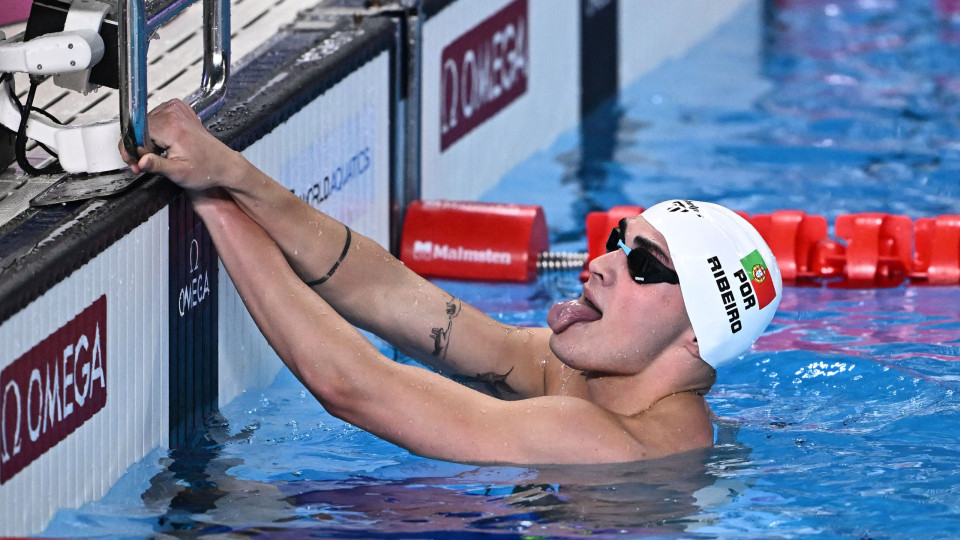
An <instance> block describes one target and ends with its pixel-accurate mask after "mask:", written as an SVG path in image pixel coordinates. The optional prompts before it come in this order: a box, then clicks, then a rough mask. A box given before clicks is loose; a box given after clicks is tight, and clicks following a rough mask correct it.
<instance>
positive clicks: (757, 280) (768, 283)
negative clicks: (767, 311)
mask: <svg viewBox="0 0 960 540" xmlns="http://www.w3.org/2000/svg"><path fill="white" fill-rule="evenodd" d="M740 264H742V265H743V269H744V270H746V272H747V275H748V276H750V284H751V285H753V292H754V293H756V295H757V305H759V306H760V309H763V308H765V307H767V305H768V304H769V303H770V302H773V299H774V298H776V297H777V289H776V286H774V284H773V279H772V278H771V277H770V273H769V271H768V270H767V263H765V262H764V261H763V257H761V256H760V252H759V251H757V250H753V253H751V254H749V255H747V256H746V257H744V258H742V259H740Z"/></svg>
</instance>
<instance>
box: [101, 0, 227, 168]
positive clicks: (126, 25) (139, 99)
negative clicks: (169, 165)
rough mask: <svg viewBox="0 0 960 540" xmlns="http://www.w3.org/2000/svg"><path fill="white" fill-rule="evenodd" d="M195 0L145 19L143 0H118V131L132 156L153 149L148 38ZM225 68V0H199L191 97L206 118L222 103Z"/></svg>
mask: <svg viewBox="0 0 960 540" xmlns="http://www.w3.org/2000/svg"><path fill="white" fill-rule="evenodd" d="M195 1H196V0H177V1H176V2H173V3H171V4H170V5H169V6H167V7H166V8H165V9H163V10H162V11H161V12H160V13H157V14H156V15H154V16H153V17H152V18H151V19H150V20H147V13H146V9H145V7H144V4H143V2H144V0H120V2H119V6H118V13H117V19H118V26H119V31H118V34H117V38H118V47H119V49H120V50H121V51H126V53H127V54H126V55H125V56H122V57H121V59H120V66H119V68H120V70H119V73H120V136H121V139H122V140H123V146H124V148H125V149H126V151H127V153H128V154H129V155H131V156H137V155H139V154H138V149H140V148H143V149H145V150H147V151H149V152H153V151H154V150H155V149H154V148H153V143H152V142H151V141H150V140H149V139H148V138H147V39H148V37H149V36H150V34H152V33H153V31H154V30H156V29H157V28H158V27H159V26H161V25H163V24H165V23H166V22H168V21H169V20H170V19H172V18H173V17H175V16H177V15H179V14H180V13H181V12H182V11H183V10H184V9H186V8H187V7H189V6H190V5H191V4H193V3H194V2H195ZM229 72H230V2H229V0H203V78H202V80H201V86H200V92H199V94H198V95H197V96H196V97H195V98H194V99H192V100H191V101H190V105H191V106H192V107H193V110H194V111H196V112H197V114H198V115H199V116H200V118H201V119H203V120H206V119H207V118H209V117H210V116H211V115H213V113H215V112H216V111H217V110H218V109H219V108H220V106H221V105H222V104H223V100H224V96H225V94H226V90H227V78H228V77H229V74H230V73H229Z"/></svg>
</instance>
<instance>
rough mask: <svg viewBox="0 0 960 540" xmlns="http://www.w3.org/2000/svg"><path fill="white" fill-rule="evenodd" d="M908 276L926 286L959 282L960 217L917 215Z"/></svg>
mask: <svg viewBox="0 0 960 540" xmlns="http://www.w3.org/2000/svg"><path fill="white" fill-rule="evenodd" d="M914 251H915V253H914V259H913V271H912V272H911V273H910V279H913V280H917V281H920V282H923V283H927V284H929V285H955V284H957V283H960V216H957V215H946V216H938V217H935V218H919V219H918V220H917V225H916V232H915V236H914Z"/></svg>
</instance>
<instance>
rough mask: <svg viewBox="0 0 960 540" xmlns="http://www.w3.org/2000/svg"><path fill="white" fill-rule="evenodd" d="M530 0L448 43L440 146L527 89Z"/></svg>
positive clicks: (512, 5) (517, 2) (442, 67)
mask: <svg viewBox="0 0 960 540" xmlns="http://www.w3.org/2000/svg"><path fill="white" fill-rule="evenodd" d="M527 21H528V17H527V0H514V1H513V2H510V3H509V4H507V6H506V7H504V8H503V9H501V10H500V11H498V12H497V13H494V14H493V15H491V16H490V17H489V18H487V19H485V20H484V21H482V22H480V24H478V25H477V26H475V27H473V28H472V29H470V30H468V31H467V32H466V33H464V34H463V35H462V36H460V37H459V38H457V39H456V40H455V41H453V42H452V43H450V44H449V45H447V46H446V47H444V49H443V52H442V53H441V59H440V151H441V152H443V151H444V150H446V149H447V148H448V147H449V146H450V145H452V144H453V143H455V142H457V140H458V139H460V138H461V137H463V136H464V135H466V134H467V133H469V132H470V131H472V130H473V128H475V127H477V126H479V125H480V124H482V123H483V122H485V121H486V120H487V119H488V118H490V117H491V116H493V115H495V114H497V113H498V112H500V110H501V109H503V108H504V107H506V106H507V105H509V104H510V103H511V102H513V101H514V100H515V99H517V98H518V97H520V96H522V95H523V94H524V93H525V92H526V91H527V75H528V72H529V68H530V52H529V47H528V40H529V37H528V34H529V27H528V24H527Z"/></svg>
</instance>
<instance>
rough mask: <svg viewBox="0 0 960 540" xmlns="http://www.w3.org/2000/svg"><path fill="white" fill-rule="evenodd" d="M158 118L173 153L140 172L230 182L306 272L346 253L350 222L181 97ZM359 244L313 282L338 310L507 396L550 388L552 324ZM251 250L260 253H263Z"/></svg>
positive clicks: (156, 129) (154, 124) (144, 162)
mask: <svg viewBox="0 0 960 540" xmlns="http://www.w3.org/2000/svg"><path fill="white" fill-rule="evenodd" d="M149 120H150V122H149V127H150V136H151V138H152V139H153V140H154V141H155V142H156V143H157V145H158V146H160V147H162V148H166V149H167V154H166V157H164V158H161V157H160V156H157V155H154V154H147V155H145V156H143V157H141V158H140V160H139V162H136V161H134V160H132V159H130V158H129V157H127V161H128V162H131V163H132V165H131V168H133V169H134V170H135V171H139V170H146V171H152V172H158V173H161V174H164V175H166V176H167V177H169V178H170V179H171V180H173V181H174V182H176V183H177V184H179V185H181V186H182V187H184V188H186V189H187V190H190V191H193V192H197V191H201V190H204V189H208V188H216V187H222V188H224V189H226V191H227V192H228V193H229V194H230V196H231V197H232V198H233V199H234V200H235V201H236V202H237V204H239V205H240V207H241V208H242V209H243V210H244V212H246V213H247V214H248V215H249V216H251V217H252V218H253V219H254V220H255V221H256V222H257V223H258V224H259V225H260V226H261V227H263V229H264V230H266V232H267V233H268V234H269V236H270V237H271V238H272V239H273V241H274V242H276V244H277V245H278V246H279V247H280V249H281V251H282V252H283V254H284V255H285V256H286V258H287V260H288V261H289V263H290V265H291V266H292V267H293V269H294V270H295V271H296V273H297V275H298V276H299V277H300V279H301V280H303V281H307V282H309V281H313V280H316V279H317V278H320V277H322V276H324V275H326V274H327V273H328V272H329V270H330V268H331V267H332V266H333V264H334V263H335V262H336V261H337V260H338V259H339V258H340V256H341V254H342V250H343V247H344V241H345V239H346V229H345V228H344V226H343V225H342V224H341V223H339V222H338V221H336V220H334V219H333V218H331V217H329V216H327V215H326V214H323V213H322V212H319V211H317V210H316V209H314V208H312V207H311V206H310V205H308V204H307V203H305V202H304V201H302V200H301V199H300V198H299V197H297V196H295V195H294V194H292V193H291V192H290V191H289V190H288V189H286V188H285V187H283V186H282V185H280V184H279V183H277V182H275V181H274V180H273V179H271V178H269V177H268V176H267V175H265V174H264V173H263V172H261V171H260V170H258V169H257V168H256V167H254V166H253V165H251V164H250V163H249V162H248V161H247V160H246V159H244V158H243V156H242V155H240V154H239V153H238V152H234V151H233V150H230V149H229V148H228V147H226V146H225V145H223V144H222V143H220V142H219V141H218V140H216V139H215V138H214V137H212V136H211V135H210V134H209V133H207V131H206V130H205V129H204V128H203V126H202V125H201V123H200V121H199V119H197V117H196V115H195V114H194V113H193V111H192V109H190V108H189V106H187V105H186V104H184V103H182V102H180V101H176V100H175V101H172V102H168V103H165V104H163V105H161V106H160V107H158V108H157V109H155V110H154V111H153V112H151V114H150V117H149ZM351 244H352V245H351V247H350V250H349V251H348V253H347V254H346V256H345V257H344V259H343V262H342V264H341V265H340V266H339V267H338V268H337V270H336V271H335V272H334V274H333V276H332V277H331V278H330V279H329V280H328V281H327V282H326V283H324V284H322V285H319V286H317V287H315V288H314V290H315V291H317V292H318V293H319V294H320V295H321V296H322V297H323V299H324V300H326V301H327V302H328V303H329V304H330V305H332V306H333V307H334V308H335V309H336V311H337V312H339V313H340V314H341V315H343V316H344V317H346V318H347V319H348V320H349V321H351V322H353V323H354V324H356V325H358V326H360V327H361V328H364V329H367V330H369V331H372V332H374V333H376V334H377V335H379V336H381V337H382V338H384V339H386V340H388V341H390V342H391V343H393V344H394V345H396V346H397V347H399V348H400V349H401V350H403V351H404V352H405V353H407V354H409V355H411V356H412V357H414V358H416V359H417V360H419V361H421V362H423V363H425V364H427V365H431V366H433V367H435V368H438V369H441V370H442V371H445V372H446V373H448V374H452V375H458V376H462V377H465V378H469V379H477V380H480V381H481V382H482V383H484V384H486V385H487V386H489V387H490V388H491V389H493V390H494V391H499V392H500V393H501V395H503V397H523V396H534V395H542V394H543V392H544V383H543V381H544V375H543V369H544V368H543V366H544V365H546V363H548V362H551V361H555V360H554V359H553V358H554V357H553V356H552V353H550V350H549V345H548V340H549V330H546V329H520V328H516V327H511V326H507V325H504V324H501V323H498V322H496V321H494V320H493V319H491V318H489V317H487V316H486V315H484V314H483V313H481V312H480V311H478V310H476V309H474V308H473V307H471V306H469V305H464V304H462V303H461V302H460V301H459V300H458V299H456V298H453V297H452V296H450V295H449V294H447V293H446V292H445V291H443V290H441V289H439V288H438V287H436V286H434V285H433V284H431V283H430V282H428V281H426V280H424V279H423V278H421V277H420V276H418V275H416V274H415V273H413V272H411V271H410V270H409V269H407V268H406V266H404V265H403V264H402V263H401V262H400V261H398V260H397V259H396V258H394V257H393V256H391V255H390V253H389V252H388V251H386V250H385V249H383V248H382V247H381V246H379V245H378V244H377V243H376V242H373V241H372V240H370V239H369V238H366V237H364V236H362V235H361V234H358V233H356V231H354V234H353V235H352V242H351ZM244 251H246V252H247V254H248V256H249V257H251V258H253V259H254V260H255V259H256V258H257V257H259V255H257V254H256V253H255V252H253V251H251V250H244ZM304 294H307V293H304ZM279 309H282V308H279ZM304 332H305V333H312V332H313V330H309V329H304ZM511 392H516V395H511Z"/></svg>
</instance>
